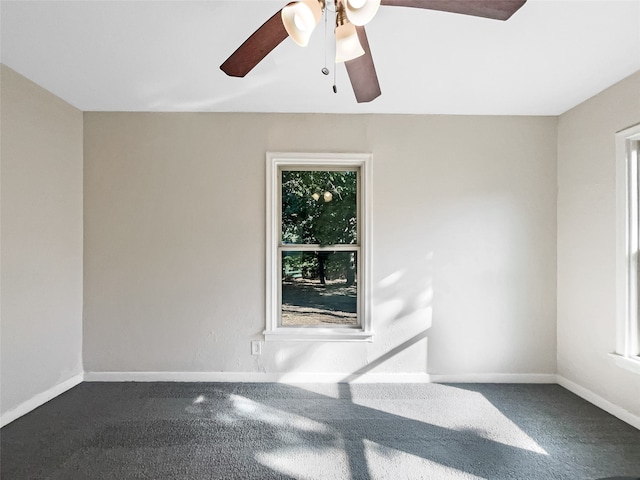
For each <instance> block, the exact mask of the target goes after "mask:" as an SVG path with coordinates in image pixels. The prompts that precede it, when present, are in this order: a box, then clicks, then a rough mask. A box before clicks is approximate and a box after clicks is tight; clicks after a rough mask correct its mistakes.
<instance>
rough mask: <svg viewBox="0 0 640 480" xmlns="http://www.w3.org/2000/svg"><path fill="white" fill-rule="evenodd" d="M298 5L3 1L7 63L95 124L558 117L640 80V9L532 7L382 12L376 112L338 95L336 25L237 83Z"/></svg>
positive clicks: (341, 86)
mask: <svg viewBox="0 0 640 480" xmlns="http://www.w3.org/2000/svg"><path fill="white" fill-rule="evenodd" d="M469 1H472V0H469ZM286 3H287V0H281V1H272V0H262V1H244V0H243V1H240V0H232V1H221V0H208V1H189V0H178V1H153V0H138V1H113V0H111V1H100V0H82V1H80V0H77V1H70V0H65V1H57V0H46V1H26V0H18V1H5V0H3V1H2V3H1V28H2V30H1V41H2V44H1V60H2V62H3V63H4V64H6V65H8V66H9V67H11V68H13V69H14V70H16V71H18V72H19V73H21V74H23V75H25V76H26V77H28V78H30V79H31V80H33V81H34V82H36V83H38V84H39V85H41V86H43V87H44V88H46V89H48V90H50V91H51V92H53V93H55V94H56V95H58V96H60V97H62V98H63V99H65V100H67V101H68V102H69V103H71V104H72V105H74V106H76V107H77V108H79V109H81V110H84V111H210V112H320V113H412V114H487V115H557V114H560V113H562V112H564V111H566V110H568V109H569V108H571V107H573V106H575V105H577V104H578V103H580V102H582V101H584V100H586V99H587V98H589V97H591V96H593V95H595V94H596V93H598V92H600V91H601V90H603V89H604V88H606V87H608V86H610V85H612V84H613V83H615V82H617V81H619V80H621V79H623V78H624V77H626V76H628V75H630V74H632V73H634V72H636V71H638V70H640V0H565V1H560V0H528V1H527V3H526V4H525V5H524V7H522V8H521V9H520V10H519V11H518V12H517V13H516V14H515V15H514V16H513V17H512V18H511V19H510V20H508V21H506V22H501V21H496V20H489V19H484V18H476V17H470V16H465V15H455V14H451V13H444V12H436V11H429V10H419V9H412V8H402V7H381V8H380V10H379V12H378V14H377V16H376V17H375V18H374V20H373V21H372V22H371V23H370V24H369V25H368V26H367V34H368V38H369V43H370V45H371V51H372V55H373V58H374V61H375V65H376V68H377V71H378V78H379V80H380V86H381V89H382V96H380V97H379V98H377V99H376V100H374V101H373V102H371V103H369V104H357V103H356V101H355V98H354V96H353V92H352V90H351V86H350V83H349V79H348V77H347V75H346V71H345V69H344V66H343V65H338V68H337V70H336V73H337V86H338V93H337V94H334V93H333V91H332V88H331V87H332V85H333V64H330V65H329V68H330V69H331V70H332V73H331V75H329V76H328V77H327V76H324V75H322V73H321V68H322V67H323V66H324V57H325V49H324V45H325V29H324V22H321V24H320V25H319V26H318V28H317V29H316V31H315V32H314V35H313V37H312V39H311V42H310V44H309V46H308V47H307V48H301V47H298V46H297V45H295V44H294V43H293V42H292V41H291V40H290V39H286V40H285V41H284V42H283V43H282V44H281V45H280V46H278V47H277V48H276V49H275V50H274V51H273V52H271V54H269V55H268V56H267V57H266V58H265V59H264V60H263V61H262V62H261V63H260V64H259V65H258V66H257V67H256V68H255V69H254V70H253V71H251V72H250V73H249V74H248V75H247V76H246V77H245V78H230V77H227V76H226V75H224V74H223V73H222V71H221V70H220V69H219V65H220V64H221V63H222V62H223V61H224V60H225V59H226V58H227V57H228V56H229V55H230V54H231V53H232V52H233V51H234V50H235V49H236V48H237V47H238V46H239V45H240V44H241V43H242V42H243V41H244V39H245V38H246V37H247V36H249V35H250V34H251V33H252V32H253V31H254V30H255V29H256V28H258V27H259V26H260V25H261V24H262V23H263V22H264V21H265V20H267V19H268V18H269V17H270V16H271V15H273V14H274V13H275V12H276V11H278V10H279V9H280V8H281V7H282V6H283V5H284V4H286ZM330 18H331V17H330ZM329 21H330V22H331V19H330V20H329ZM331 32H332V29H331V28H330V29H329V34H328V40H327V42H326V44H327V51H328V53H327V55H328V57H329V61H330V62H331V55H332V53H333V48H334V47H333V45H332V44H331V38H332V37H331Z"/></svg>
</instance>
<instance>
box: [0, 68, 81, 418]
mask: <svg viewBox="0 0 640 480" xmlns="http://www.w3.org/2000/svg"><path fill="white" fill-rule="evenodd" d="M1 82H2V83H1V86H2V88H1V97H0V103H1V105H2V110H1V115H2V118H1V122H2V123H1V124H2V130H1V138H0V140H1V154H2V167H1V168H2V180H1V182H2V184H1V192H2V194H1V206H2V212H1V221H2V239H1V256H2V268H1V297H2V307H1V322H2V327H1V329H2V340H1V342H2V345H1V347H2V348H1V358H0V359H1V375H0V376H1V386H2V394H1V404H2V405H1V408H2V413H3V415H4V414H5V413H6V412H8V411H10V410H12V409H15V408H16V407H18V406H19V405H21V404H22V403H24V402H26V401H28V400H31V399H32V398H33V397H34V396H36V395H38V394H41V393H43V392H45V391H47V390H49V389H51V388H53V387H56V386H57V385H59V384H60V383H62V382H64V381H66V380H68V379H69V378H71V377H73V376H74V375H77V374H79V373H81V372H82V128H83V127H82V122H83V119H82V112H80V111H79V110H77V109H75V108H73V107H72V106H70V105H69V104H67V103H65V102H63V101H62V100H60V99H59V98H57V97H55V96H53V95H52V94H51V93H49V92H47V91H45V90H43V89H42V88H40V87H38V86H37V85H35V84H34V83H32V82H30V81H29V80H27V79H26V78H24V77H22V76H20V75H18V74H17V73H16V72H14V71H13V70H10V69H9V68H7V67H5V66H2V67H1Z"/></svg>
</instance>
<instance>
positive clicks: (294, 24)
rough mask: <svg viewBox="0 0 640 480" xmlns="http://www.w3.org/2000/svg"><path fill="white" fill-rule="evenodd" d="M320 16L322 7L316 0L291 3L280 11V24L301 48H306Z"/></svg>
mask: <svg viewBox="0 0 640 480" xmlns="http://www.w3.org/2000/svg"><path fill="white" fill-rule="evenodd" d="M321 16H322V5H321V4H320V2H318V0H300V1H298V2H292V3H290V4H289V5H287V6H286V7H284V8H283V9H282V23H283V25H284V28H285V30H286V31H287V33H288V34H289V36H290V37H291V39H292V40H293V41H294V42H296V43H297V44H298V45H300V46H301V47H306V46H307V44H308V43H309V38H311V34H312V33H313V29H314V28H316V25H317V24H318V22H319V21H320V17H321Z"/></svg>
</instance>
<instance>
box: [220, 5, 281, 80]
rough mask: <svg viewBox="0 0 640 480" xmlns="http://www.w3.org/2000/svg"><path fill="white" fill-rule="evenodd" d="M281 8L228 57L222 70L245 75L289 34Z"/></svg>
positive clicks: (221, 67)
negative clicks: (283, 20)
mask: <svg viewBox="0 0 640 480" xmlns="http://www.w3.org/2000/svg"><path fill="white" fill-rule="evenodd" d="M281 11H282V10H279V11H278V12H276V14H275V15H274V16H273V17H271V18H270V19H269V20H267V21H266V22H264V23H263V24H262V26H261V27H260V28H259V29H257V30H256V31H255V32H253V34H252V35H251V36H250V37H249V38H247V39H246V40H245V41H244V43H243V44H242V45H240V46H239V47H238V49H237V50H236V51H235V52H233V53H232V54H231V56H230V57H229V58H227V59H226V60H225V61H224V63H223V64H222V65H220V70H222V71H223V72H224V73H226V74H227V75H229V76H230V77H244V76H245V75H246V74H247V73H249V72H250V71H251V69H252V68H253V67H255V66H256V65H257V64H258V63H260V62H261V61H262V59H263V58H264V57H266V56H267V55H268V54H269V52H271V50H273V49H274V48H276V47H277V46H278V45H280V43H282V41H283V40H284V39H285V38H287V37H288V36H289V34H288V33H287V31H286V30H285V28H284V24H283V23H282V16H281V13H280V12H281Z"/></svg>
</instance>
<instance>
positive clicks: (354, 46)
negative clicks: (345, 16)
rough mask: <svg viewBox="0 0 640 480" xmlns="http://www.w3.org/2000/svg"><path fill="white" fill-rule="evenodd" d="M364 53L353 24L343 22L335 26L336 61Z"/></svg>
mask: <svg viewBox="0 0 640 480" xmlns="http://www.w3.org/2000/svg"><path fill="white" fill-rule="evenodd" d="M362 55H364V49H363V48H362V45H360V40H358V32H356V27H355V25H353V24H351V23H345V24H344V25H340V26H339V27H338V28H336V63H340V62H346V61H348V60H353V59H354V58H358V57H360V56H362Z"/></svg>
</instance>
